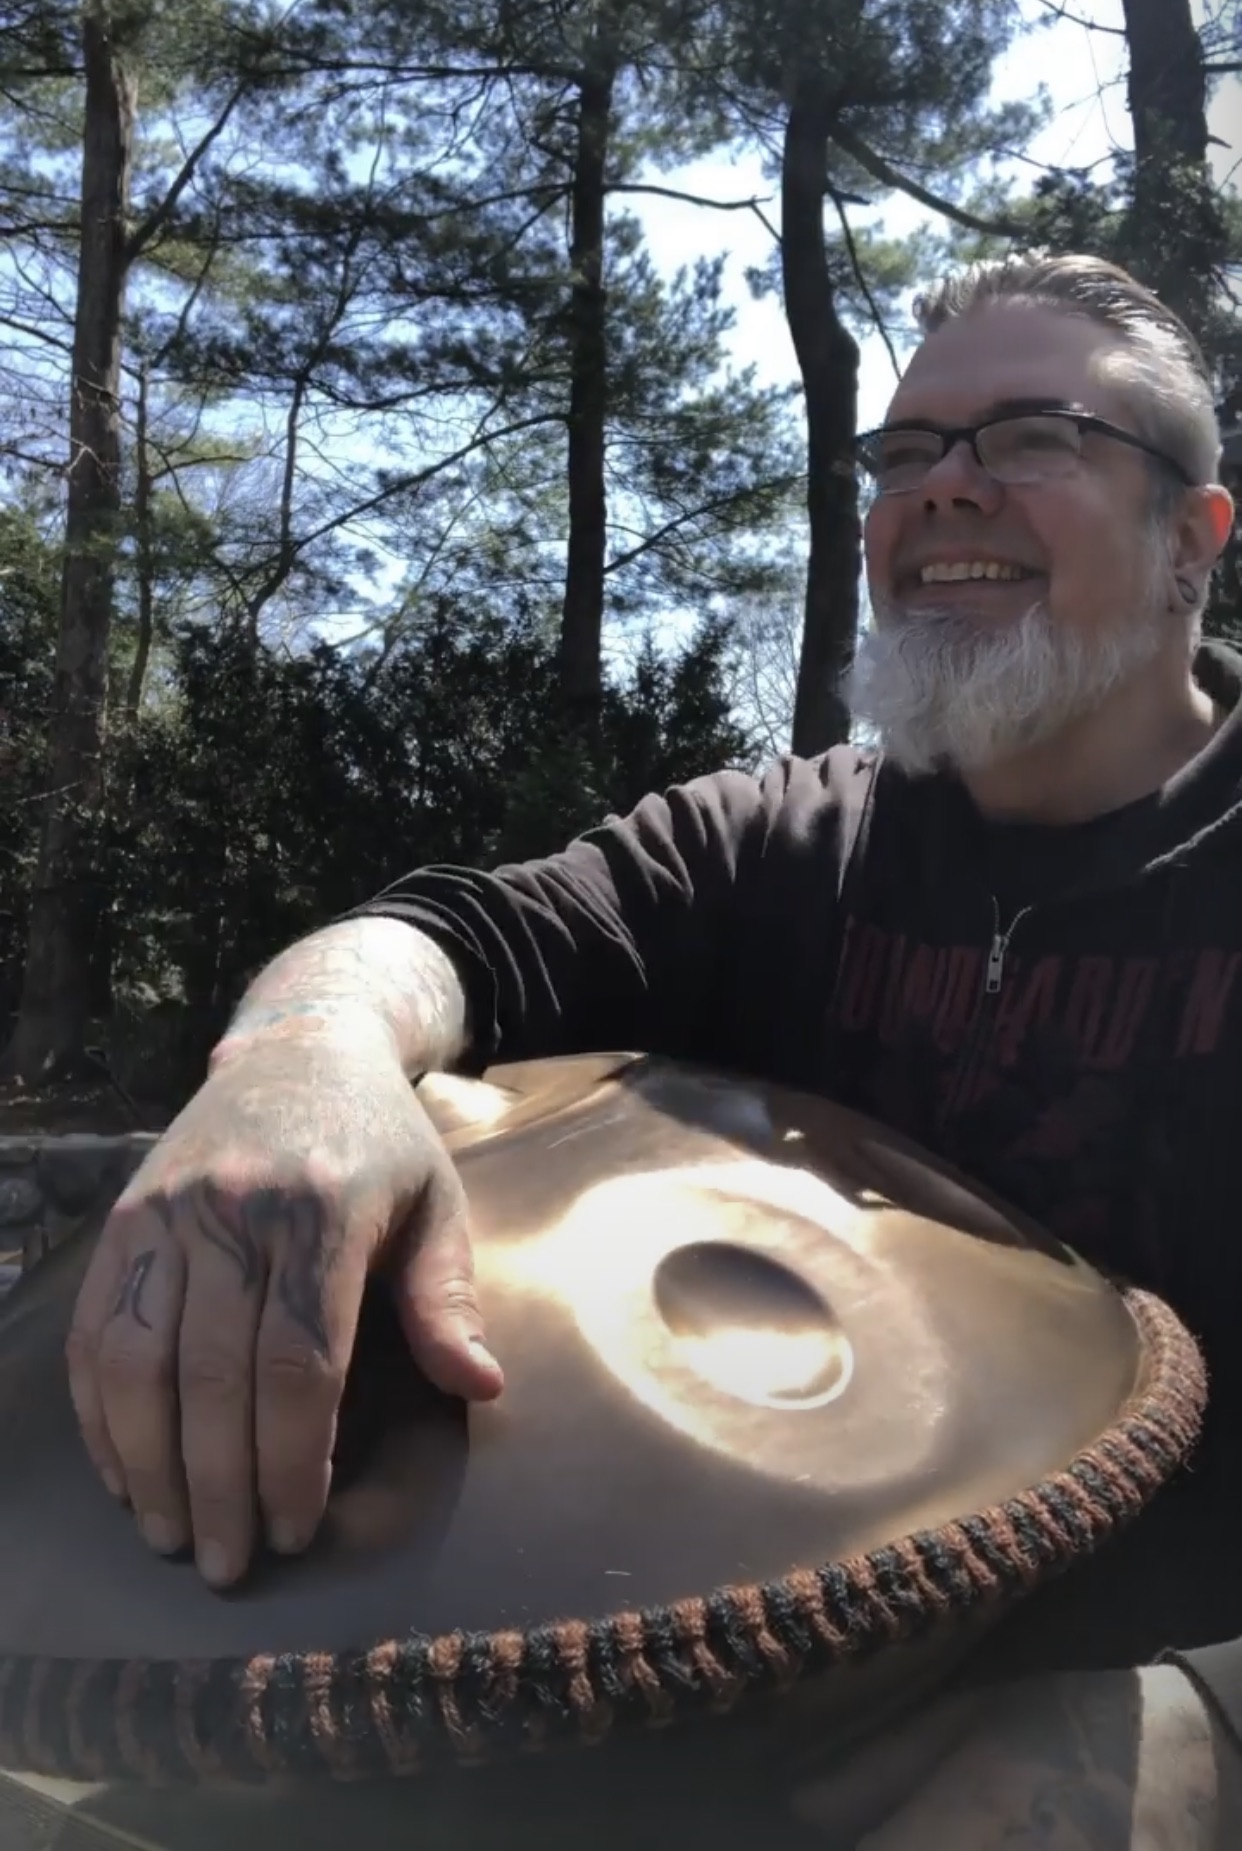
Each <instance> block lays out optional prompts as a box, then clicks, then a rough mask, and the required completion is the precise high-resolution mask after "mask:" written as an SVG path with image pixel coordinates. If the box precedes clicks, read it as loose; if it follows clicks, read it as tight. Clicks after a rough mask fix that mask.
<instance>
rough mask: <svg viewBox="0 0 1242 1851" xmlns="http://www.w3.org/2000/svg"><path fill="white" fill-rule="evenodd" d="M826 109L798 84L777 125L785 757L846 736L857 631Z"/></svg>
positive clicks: (851, 350)
mask: <svg viewBox="0 0 1242 1851" xmlns="http://www.w3.org/2000/svg"><path fill="white" fill-rule="evenodd" d="M832 115H833V107H832V102H831V99H830V97H829V95H828V92H827V88H826V86H825V84H824V83H823V81H822V79H820V78H818V77H812V78H809V79H807V80H804V81H803V82H802V83H801V84H800V85H799V86H798V88H797V90H796V91H795V94H794V100H793V104H792V106H791V108H790V111H789V118H788V121H787V123H786V125H785V145H784V151H783V160H782V166H781V271H782V277H783V281H784V295H785V315H786V319H787V320H788V322H789V332H790V334H791V336H792V338H793V344H794V352H795V354H796V355H797V360H798V368H799V371H800V372H801V374H802V387H803V392H804V395H805V400H806V424H807V513H808V515H809V518H810V556H809V558H808V561H807V576H806V610H805V620H804V624H803V631H802V650H801V655H800V658H799V662H798V686H797V694H796V698H795V701H794V720H793V749H794V751H795V752H797V753H800V754H813V753H816V752H822V751H824V750H826V748H827V747H828V746H830V745H836V744H838V743H839V742H840V741H841V740H843V739H846V738H848V737H849V724H850V718H849V709H848V707H847V705H846V702H845V699H844V697H843V694H842V691H841V690H842V682H843V679H844V676H845V673H846V671H847V670H848V668H849V665H850V662H851V661H852V659H853V654H854V642H855V637H856V633H857V629H858V575H859V570H860V567H861V556H860V547H859V534H858V489H857V484H856V481H855V477H854V469H853V461H852V447H853V440H854V435H855V430H856V427H857V418H858V344H857V342H856V341H855V340H854V338H853V336H852V335H851V334H850V332H849V330H848V329H847V328H846V327H845V326H844V324H843V322H842V321H841V318H840V316H839V315H838V313H837V306H836V297H835V291H834V289H833V285H832V276H831V272H830V271H829V268H828V254H827V249H826V246H825V242H824V198H825V195H826V192H827V184H828V132H829V129H830V127H831V124H832Z"/></svg>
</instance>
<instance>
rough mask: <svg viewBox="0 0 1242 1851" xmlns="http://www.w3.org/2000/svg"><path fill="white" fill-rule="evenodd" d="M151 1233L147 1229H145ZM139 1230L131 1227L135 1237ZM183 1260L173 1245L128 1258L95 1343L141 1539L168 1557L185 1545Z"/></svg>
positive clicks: (152, 1246)
mask: <svg viewBox="0 0 1242 1851" xmlns="http://www.w3.org/2000/svg"><path fill="white" fill-rule="evenodd" d="M148 1228H149V1224H148ZM138 1231H139V1230H138V1228H137V1227H135V1228H134V1229H133V1230H131V1238H132V1237H133V1234H135V1233H137V1232H138ZM184 1292H185V1261H184V1258H183V1256H182V1253H181V1249H180V1247H179V1245H178V1244H177V1242H176V1241H175V1240H169V1239H167V1238H166V1237H162V1238H160V1239H159V1241H158V1243H156V1242H155V1241H154V1240H152V1241H151V1242H150V1243H149V1244H145V1245H141V1246H139V1247H138V1248H137V1250H136V1251H134V1252H131V1255H130V1259H129V1265H128V1267H127V1269H126V1271H125V1273H124V1276H123V1278H122V1281H121V1285H120V1288H119V1290H118V1292H117V1294H116V1298H115V1302H114V1304H113V1306H112V1310H111V1314H110V1316H109V1318H108V1320H107V1323H106V1324H105V1325H104V1328H103V1331H102V1333H101V1335H100V1339H99V1372H98V1381H99V1391H100V1398H101V1402H102V1407H103V1417H104V1421H105V1423H106V1425H107V1430H108V1437H109V1439H110V1441H111V1444H112V1448H113V1451H114V1452H115V1454H116V1456H117V1458H118V1460H119V1461H120V1466H121V1470H122V1473H123V1475H124V1480H125V1489H126V1492H127V1494H128V1497H129V1501H130V1503H131V1505H132V1506H133V1510H134V1515H135V1517H136V1518H137V1520H138V1523H139V1526H140V1528H141V1530H142V1533H143V1535H144V1536H145V1537H146V1539H147V1541H148V1542H149V1543H150V1545H151V1547H152V1548H153V1549H156V1550H158V1551H159V1552H160V1553H161V1554H170V1553H172V1552H173V1551H175V1550H177V1549H182V1548H184V1547H185V1545H186V1543H187V1542H188V1541H189V1511H188V1508H187V1505H186V1498H185V1480H184V1477H183V1475H182V1470H181V1449H180V1444H179V1436H178V1421H177V1380H176V1355H177V1334H178V1329H179V1326H180V1322H181V1305H182V1299H183V1296H184Z"/></svg>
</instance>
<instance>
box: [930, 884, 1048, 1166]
mask: <svg viewBox="0 0 1242 1851" xmlns="http://www.w3.org/2000/svg"><path fill="white" fill-rule="evenodd" d="M991 897H992V937H991V941H990V943H989V945H988V952H987V963H986V966H985V968H984V976H983V994H984V997H985V998H988V997H993V996H999V995H1000V993H1001V986H1002V985H1003V983H1004V981H1005V960H1006V958H1007V957H1008V956H1009V945H1010V941H1011V940H1012V938H1013V935H1014V933H1015V932H1016V931H1017V929H1018V927H1019V926H1020V925H1021V923H1022V921H1023V920H1024V919H1026V918H1028V917H1029V915H1030V914H1031V913H1033V912H1034V911H1035V908H1034V907H1033V906H1023V907H1021V908H1020V909H1019V911H1018V912H1016V913H1015V914H1014V916H1013V918H1012V919H1011V920H1010V921H1009V924H1008V925H1007V926H1005V927H1003V928H1002V926H1001V913H1000V902H999V900H998V899H997V898H996V896H995V894H993V895H992V896H991ZM991 1019H992V1010H991V1007H990V1006H989V1005H988V1003H987V1002H986V1001H985V1002H984V1003H983V1005H982V1006H981V1007H980V1009H979V1012H978V1016H977V1019H976V1021H975V1025H974V1029H973V1031H972V1033H971V1036H970V1043H969V1046H968V1047H967V1049H966V1052H965V1055H964V1057H963V1059H962V1061H961V1063H960V1064H959V1066H958V1070H957V1080H956V1083H955V1085H954V1086H953V1088H952V1091H951V1093H950V1095H949V1098H948V1101H947V1104H946V1108H945V1112H944V1117H943V1119H942V1121H941V1124H942V1129H943V1130H944V1131H945V1132H946V1133H948V1132H949V1128H950V1127H951V1126H952V1124H953V1122H954V1120H955V1119H956V1118H957V1116H958V1113H959V1111H960V1109H961V1105H962V1101H963V1100H964V1099H965V1098H966V1097H967V1095H968V1094H969V1092H970V1089H971V1087H972V1086H973V1085H974V1080H975V1074H976V1072H977V1070H978V1065H979V1060H980V1058H981V1056H982V1053H983V1047H984V1043H985V1041H986V1039H987V1036H988V1033H989V1030H990V1027H991ZM950 1135H951V1134H950Z"/></svg>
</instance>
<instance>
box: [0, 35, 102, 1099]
mask: <svg viewBox="0 0 1242 1851" xmlns="http://www.w3.org/2000/svg"><path fill="white" fill-rule="evenodd" d="M82 54H83V64H84V69H85V77H86V105H85V120H84V127H83V150H82V191H81V199H82V225H81V234H80V244H79V267H78V296H77V307H76V316H75V322H74V337H73V381H72V391H71V398H70V411H69V466H68V474H67V498H66V516H65V552H64V568H63V574H62V580H61V615H60V634H59V639H58V645H57V652H56V670H55V682H54V686H53V694H52V713H51V725H50V733H49V748H50V749H49V754H48V762H49V775H50V790H49V794H48V798H47V803H46V808H45V811H44V815H43V821H42V835H41V839H40V844H39V858H38V865H37V869H36V873H35V882H34V892H33V896H32V903H31V913H30V938H29V944H28V948H27V954H26V968H25V974H24V979H23V985H22V994H21V1001H20V1004H19V1006H18V1016H17V1023H16V1026H15V1028H14V1032H13V1038H12V1040H11V1042H10V1044H9V1046H8V1048H7V1049H6V1051H5V1055H4V1060H3V1067H4V1070H5V1071H6V1072H8V1073H10V1074H14V1075H17V1076H19V1077H20V1078H22V1079H25V1080H28V1081H33V1082H39V1081H47V1080H50V1079H53V1078H55V1077H57V1076H59V1075H61V1074H66V1073H72V1072H74V1071H75V1070H77V1069H78V1068H80V1067H81V1066H82V1065H83V1053H84V1043H85V1040H86V1032H87V1026H88V1023H89V1019H90V1007H91V944H92V939H93V936H94V932H95V929H96V924H97V920H98V913H99V898H100V891H99V890H100V874H101V870H100V867H99V840H98V837H99V825H100V819H101V814H102V808H103V748H104V738H105V725H106V709H107V685H108V642H109V635H110V630H111V623H112V601H113V580H114V562H115V550H116V540H117V525H118V522H117V516H118V514H119V511H120V505H121V482H120V372H121V368H120V362H121V314H122V308H123V303H124V295H125V278H126V271H127V267H128V260H127V254H126V212H127V208H128V203H129V185H130V174H131V168H132V162H133V136H134V100H135V99H134V86H133V81H132V78H131V76H130V74H129V73H128V71H127V70H126V68H125V64H124V59H123V55H122V52H121V49H120V47H119V46H118V44H117V42H116V35H115V31H114V22H113V20H112V18H111V15H110V13H109V10H108V6H107V0H90V3H89V4H88V5H87V7H86V9H85V11H84V13H83V19H82Z"/></svg>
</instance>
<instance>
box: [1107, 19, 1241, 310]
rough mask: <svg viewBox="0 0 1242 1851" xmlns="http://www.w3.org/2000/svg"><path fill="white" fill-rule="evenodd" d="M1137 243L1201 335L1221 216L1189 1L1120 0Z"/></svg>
mask: <svg viewBox="0 0 1242 1851" xmlns="http://www.w3.org/2000/svg"><path fill="white" fill-rule="evenodd" d="M1122 4H1123V11H1124V17H1125V29H1126V41H1127V45H1128V48H1129V53H1130V76H1129V90H1128V100H1129V108H1130V120H1131V123H1132V125H1133V129H1134V220H1135V225H1134V231H1135V246H1136V249H1137V250H1140V251H1141V252H1142V253H1143V261H1142V274H1143V280H1144V281H1145V282H1146V283H1147V284H1148V285H1149V286H1150V287H1151V288H1153V289H1154V290H1155V291H1156V293H1157V295H1159V296H1160V298H1161V300H1162V301H1164V302H1166V303H1167V304H1168V305H1169V307H1170V308H1172V309H1175V310H1176V311H1177V313H1178V314H1179V315H1181V317H1182V318H1183V320H1184V321H1185V322H1186V323H1187V324H1188V325H1189V327H1190V328H1191V330H1192V332H1193V333H1194V334H1195V335H1196V336H1198V337H1199V338H1200V339H1202V338H1203V337H1204V336H1205V334H1206V333H1207V332H1208V329H1209V325H1210V321H1211V302H1212V281H1213V272H1214V270H1215V267H1216V265H1217V264H1218V263H1219V262H1220V261H1222V259H1223V257H1224V251H1225V242H1226V236H1225V225H1224V220H1223V217H1222V214H1221V210H1220V203H1219V200H1218V199H1217V196H1216V190H1215V187H1214V186H1213V184H1212V175H1211V171H1210V168H1209V165H1208V126H1207V77H1206V74H1205V71H1204V57H1203V47H1202V45H1201V43H1200V40H1199V35H1198V32H1197V31H1196V29H1195V22H1194V18H1193V15H1192V13H1191V0H1122Z"/></svg>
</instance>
